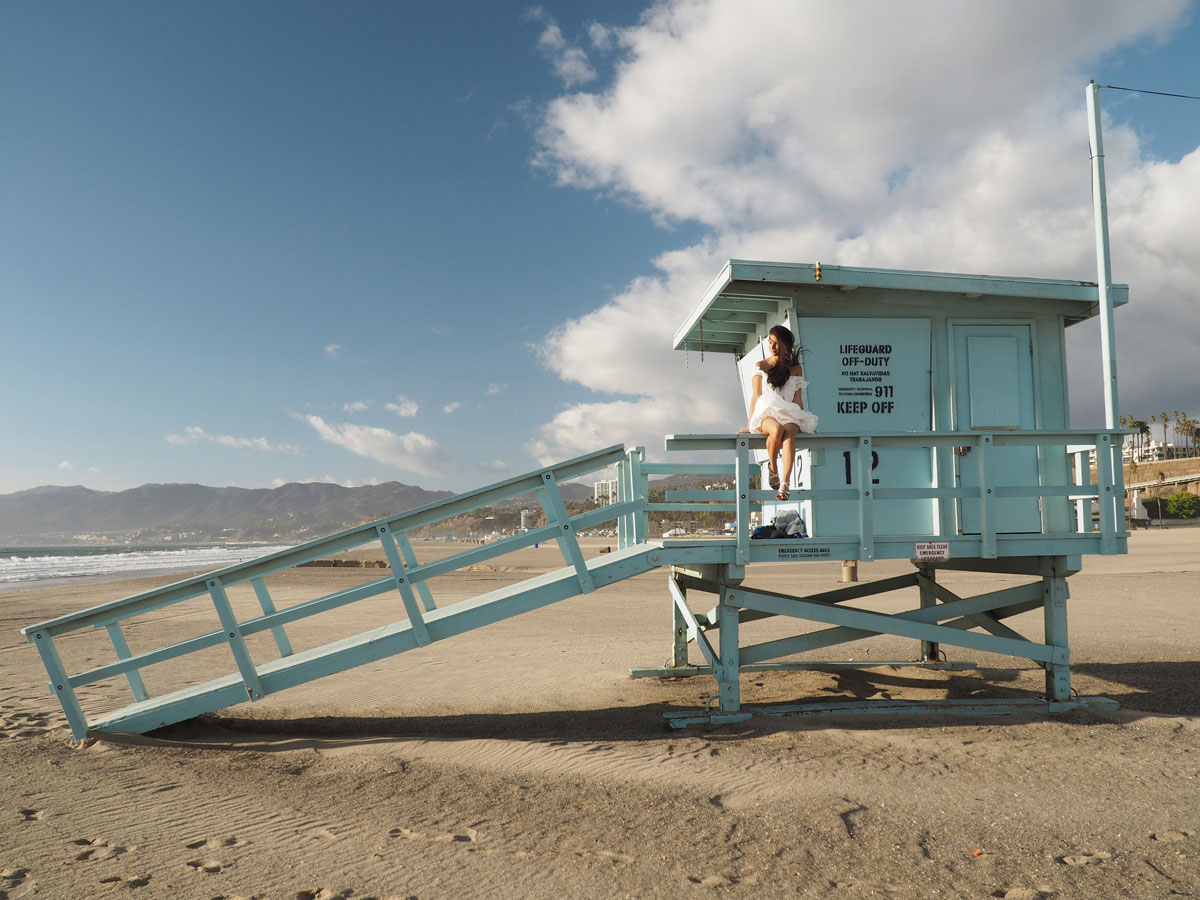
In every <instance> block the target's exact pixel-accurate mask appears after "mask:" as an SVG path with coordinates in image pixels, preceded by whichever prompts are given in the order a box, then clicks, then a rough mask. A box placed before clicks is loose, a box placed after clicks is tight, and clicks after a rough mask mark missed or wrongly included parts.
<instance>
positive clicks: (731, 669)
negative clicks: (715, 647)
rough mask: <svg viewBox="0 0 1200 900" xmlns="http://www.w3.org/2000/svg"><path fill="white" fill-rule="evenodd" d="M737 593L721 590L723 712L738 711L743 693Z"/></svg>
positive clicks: (719, 672) (719, 689)
mask: <svg viewBox="0 0 1200 900" xmlns="http://www.w3.org/2000/svg"><path fill="white" fill-rule="evenodd" d="M736 599H737V594H736V593H735V592H733V591H730V590H729V589H728V588H727V587H723V588H722V590H721V605H720V607H718V608H719V609H720V621H719V622H718V623H717V627H718V628H719V629H720V631H721V633H720V639H721V643H720V667H719V668H718V669H717V700H718V703H719V705H720V709H721V712H737V711H738V709H739V708H740V707H741V702H742V695H741V688H740V687H739V685H738V676H739V675H740V674H741V665H740V660H739V658H738V657H739V654H740V652H741V651H740V648H739V647H738V615H739V613H740V609H739V608H738V607H737V606H735V605H734V601H735V600H736Z"/></svg>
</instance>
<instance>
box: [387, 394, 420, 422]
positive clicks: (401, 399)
mask: <svg viewBox="0 0 1200 900" xmlns="http://www.w3.org/2000/svg"><path fill="white" fill-rule="evenodd" d="M384 409H386V410H387V411H388V412H394V413H395V414H396V415H398V416H401V417H402V418H406V419H407V418H411V417H412V416H415V415H416V414H417V411H418V410H419V409H420V407H419V406H417V402H416V401H415V400H410V399H409V398H408V397H405V396H404V395H403V394H399V395H397V397H396V400H395V402H394V403H389V404H388V405H387V406H385V407H384Z"/></svg>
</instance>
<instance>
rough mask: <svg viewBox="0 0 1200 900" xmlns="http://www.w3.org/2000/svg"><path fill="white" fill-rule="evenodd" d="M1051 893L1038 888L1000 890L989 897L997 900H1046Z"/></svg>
mask: <svg viewBox="0 0 1200 900" xmlns="http://www.w3.org/2000/svg"><path fill="white" fill-rule="evenodd" d="M1052 893H1053V891H1050V890H1040V889H1038V888H1023V887H1021V888H1001V889H1000V890H998V891H994V892H993V893H992V894H991V896H993V897H998V898H999V900H1046V898H1047V897H1049V896H1050V895H1051V894H1052Z"/></svg>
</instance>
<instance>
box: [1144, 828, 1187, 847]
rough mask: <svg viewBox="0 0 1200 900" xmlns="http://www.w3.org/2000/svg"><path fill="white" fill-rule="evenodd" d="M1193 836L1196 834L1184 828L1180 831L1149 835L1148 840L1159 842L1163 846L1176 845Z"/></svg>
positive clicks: (1159, 832)
mask: <svg viewBox="0 0 1200 900" xmlns="http://www.w3.org/2000/svg"><path fill="white" fill-rule="evenodd" d="M1195 836H1196V832H1194V831H1192V830H1190V829H1186V828H1185V829H1183V830H1182V831H1175V830H1173V829H1171V830H1168V831H1156V832H1154V834H1152V835H1150V840H1152V841H1159V842H1161V843H1163V844H1178V843H1179V842H1180V841H1186V840H1187V839H1188V838H1190V837H1195Z"/></svg>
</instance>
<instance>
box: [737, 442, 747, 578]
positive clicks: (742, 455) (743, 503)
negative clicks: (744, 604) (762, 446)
mask: <svg viewBox="0 0 1200 900" xmlns="http://www.w3.org/2000/svg"><path fill="white" fill-rule="evenodd" d="M734 453H735V455H734V468H733V471H734V476H733V485H734V499H735V501H736V503H735V505H736V506H737V516H736V523H737V524H736V525H735V527H736V528H737V537H736V538H735V543H734V547H733V561H734V564H735V565H739V566H744V565H746V563H748V562H750V441H749V439H748V438H745V437H742V436H741V435H739V436H738V438H737V442H736V445H735V447H734Z"/></svg>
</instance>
